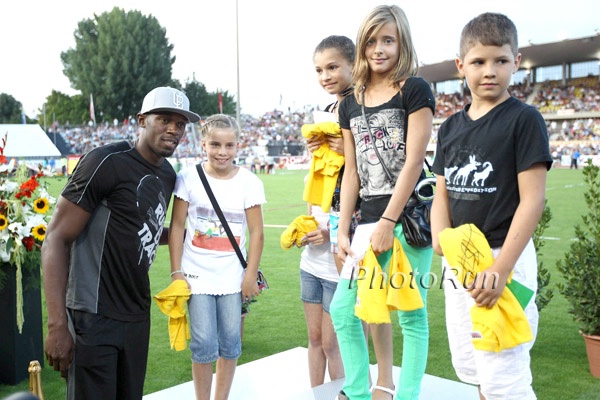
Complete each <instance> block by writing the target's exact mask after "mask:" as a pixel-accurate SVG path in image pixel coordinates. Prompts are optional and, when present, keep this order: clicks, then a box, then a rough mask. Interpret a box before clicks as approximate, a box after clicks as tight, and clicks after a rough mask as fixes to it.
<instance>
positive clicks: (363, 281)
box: [354, 238, 424, 324]
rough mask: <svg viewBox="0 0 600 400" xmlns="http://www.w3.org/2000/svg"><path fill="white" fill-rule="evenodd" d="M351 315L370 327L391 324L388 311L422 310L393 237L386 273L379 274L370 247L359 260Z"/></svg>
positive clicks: (408, 268) (406, 258)
mask: <svg viewBox="0 0 600 400" xmlns="http://www.w3.org/2000/svg"><path fill="white" fill-rule="evenodd" d="M359 266H360V268H361V271H359V274H358V278H357V285H358V288H357V293H356V305H355V306H354V315H356V316H357V317H358V318H360V319H362V320H363V321H365V322H367V323H370V324H385V323H388V324H389V323H391V320H390V311H394V310H401V311H413V310H417V309H419V308H423V307H424V303H423V299H422V298H421V293H419V289H418V287H417V286H416V285H412V287H411V281H412V280H411V273H412V267H411V266H410V262H409V261H408V257H406V254H405V253H404V250H403V249H402V245H401V244H400V241H399V240H398V239H396V238H394V247H393V249H392V257H391V259H390V268H389V273H388V274H385V273H383V270H382V268H381V265H379V261H378V260H377V256H375V253H374V252H373V249H372V248H371V246H369V249H368V250H367V252H366V253H365V256H364V257H363V259H362V260H361V261H360V263H359Z"/></svg>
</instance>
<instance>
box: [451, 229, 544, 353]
mask: <svg viewBox="0 0 600 400" xmlns="http://www.w3.org/2000/svg"><path fill="white" fill-rule="evenodd" d="M440 246H441V247H442V250H443V252H444V256H445V257H446V259H447V260H448V264H450V266H451V267H453V268H457V269H458V275H457V278H458V279H459V281H460V282H461V284H464V285H466V286H468V285H469V284H471V282H473V279H474V277H475V274H477V273H478V272H481V271H483V270H485V269H487V268H489V267H490V266H491V265H492V264H493V263H494V257H493V254H492V249H491V248H490V245H489V244H488V242H487V240H486V238H485V235H484V234H483V233H482V232H481V231H480V230H479V229H478V228H477V227H476V226H475V225H473V224H465V225H461V226H459V227H458V228H446V229H444V230H443V231H442V232H440ZM511 278H512V273H511V274H510V276H509V278H508V280H507V286H506V287H505V288H504V290H503V292H502V294H501V296H500V298H499V299H498V302H497V303H496V304H495V305H494V306H493V307H492V308H487V307H478V306H477V305H474V306H473V307H472V308H471V320H472V322H473V332H472V337H473V345H474V346H475V348H476V349H478V350H485V351H494V352H499V351H502V350H504V349H511V348H513V347H515V346H518V345H520V344H522V343H526V342H529V341H531V340H533V333H532V331H531V327H530V326H529V322H528V321H527V317H526V315H525V312H524V311H523V307H522V306H521V304H520V303H519V301H518V299H517V298H516V297H515V295H514V294H513V292H512V291H511V290H510V287H511V285H510V283H511Z"/></svg>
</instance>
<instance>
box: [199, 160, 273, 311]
mask: <svg viewBox="0 0 600 400" xmlns="http://www.w3.org/2000/svg"><path fill="white" fill-rule="evenodd" d="M196 169H197V170H198V175H200V180H201V181H202V184H203V185H204V189H205V190H206V194H207V195H208V198H209V199H210V202H211V203H212V206H213V208H214V209H215V212H216V213H217V215H218V216H219V219H220V220H221V225H223V229H225V233H227V237H228V238H229V241H230V242H231V245H232V246H233V249H234V250H235V252H236V254H237V256H238V258H239V259H240V263H241V264H242V267H244V269H246V267H247V266H248V263H246V259H245V258H244V255H243V254H242V250H241V249H240V246H238V243H237V241H236V240H235V237H234V236H233V232H231V228H229V224H228V223H227V219H225V216H224V215H223V211H221V207H219V203H217V199H216V198H215V195H214V194H213V192H212V189H211V188H210V185H209V184H208V180H207V179H206V175H205V174H204V170H203V169H202V166H201V165H200V164H197V165H196ZM256 284H257V285H258V288H259V289H260V291H261V292H262V291H263V290H265V289H268V288H269V283H268V282H267V278H266V277H265V274H264V273H263V272H262V271H261V270H260V269H259V270H258V273H257V274H256ZM248 302H249V301H248ZM242 308H243V306H242Z"/></svg>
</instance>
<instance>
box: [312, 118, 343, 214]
mask: <svg viewBox="0 0 600 400" xmlns="http://www.w3.org/2000/svg"><path fill="white" fill-rule="evenodd" d="M302 136H304V137H305V138H307V139H310V138H312V137H315V136H317V137H324V136H333V137H341V136H342V130H341V129H340V125H339V124H338V123H337V122H319V123H316V124H304V125H302ZM343 165H344V156H343V155H341V154H339V153H336V152H335V151H333V150H331V149H330V148H329V144H327V142H323V144H321V146H320V147H319V148H318V149H317V150H315V151H314V152H313V155H312V159H311V163H310V169H309V171H308V178H307V180H306V185H305V186H304V193H303V196H302V199H303V200H304V201H306V202H308V203H310V204H313V205H317V206H320V207H321V208H322V209H323V211H324V212H329V209H330V208H331V199H332V198H333V193H334V191H335V185H336V182H337V178H338V175H339V172H340V169H341V168H342V166H343Z"/></svg>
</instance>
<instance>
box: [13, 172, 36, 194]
mask: <svg viewBox="0 0 600 400" xmlns="http://www.w3.org/2000/svg"><path fill="white" fill-rule="evenodd" d="M38 186H40V184H39V183H38V181H37V180H36V179H35V176H32V177H31V178H29V179H27V180H26V181H25V182H23V184H21V187H20V189H19V192H18V193H17V194H15V197H16V198H17V199H20V198H21V197H31V195H32V194H33V191H34V190H35V189H36V188H37V187H38Z"/></svg>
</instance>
